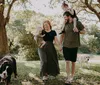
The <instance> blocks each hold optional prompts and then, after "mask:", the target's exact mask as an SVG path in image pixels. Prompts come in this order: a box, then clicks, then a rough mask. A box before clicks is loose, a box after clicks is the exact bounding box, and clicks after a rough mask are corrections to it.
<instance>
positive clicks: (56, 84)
mask: <svg viewBox="0 0 100 85" xmlns="http://www.w3.org/2000/svg"><path fill="white" fill-rule="evenodd" d="M59 65H60V72H61V73H60V74H59V75H58V76H57V77H56V78H55V79H49V80H48V81H47V82H46V83H45V85H64V78H65V77H66V72H65V62H64V61H60V62H59ZM17 71H18V78H17V80H15V79H14V77H13V75H12V79H11V85H44V83H43V82H42V81H41V79H40V77H39V72H40V61H25V62H17ZM0 85H1V84H0ZM72 85H100V64H89V68H87V66H86V65H84V66H83V67H82V68H80V65H79V63H77V64H76V75H75V78H74V82H73V83H72Z"/></svg>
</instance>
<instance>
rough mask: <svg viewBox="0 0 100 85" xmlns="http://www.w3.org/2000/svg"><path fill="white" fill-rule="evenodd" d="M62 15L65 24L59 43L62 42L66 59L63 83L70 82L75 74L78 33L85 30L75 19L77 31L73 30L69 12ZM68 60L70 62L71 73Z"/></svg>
mask: <svg viewBox="0 0 100 85" xmlns="http://www.w3.org/2000/svg"><path fill="white" fill-rule="evenodd" d="M63 16H64V20H65V26H64V28H63V31H62V34H61V37H60V43H61V44H62V43H63V44H62V45H63V54H64V58H65V61H66V72H67V78H66V81H65V83H71V82H72V80H73V77H74V74H75V62H76V59H77V51H78V47H79V46H80V33H82V34H83V33H84V32H85V31H84V26H83V25H82V23H81V22H79V21H77V22H76V23H77V24H76V26H77V28H78V31H77V32H74V31H73V26H74V23H73V18H72V15H71V13H69V12H65V13H64V14H63ZM70 62H71V64H72V67H71V75H70Z"/></svg>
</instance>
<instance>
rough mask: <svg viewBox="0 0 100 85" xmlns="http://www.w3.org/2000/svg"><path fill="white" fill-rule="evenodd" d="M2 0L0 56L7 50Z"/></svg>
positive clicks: (0, 2) (0, 1)
mask: <svg viewBox="0 0 100 85" xmlns="http://www.w3.org/2000/svg"><path fill="white" fill-rule="evenodd" d="M3 13H4V0H0V58H1V56H2V55H4V54H6V53H8V52H9V49H8V43H7V35H6V29H5V18H4V15H3Z"/></svg>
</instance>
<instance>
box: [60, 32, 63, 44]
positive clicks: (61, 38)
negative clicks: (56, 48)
mask: <svg viewBox="0 0 100 85" xmlns="http://www.w3.org/2000/svg"><path fill="white" fill-rule="evenodd" d="M63 40H64V33H63V34H61V35H60V44H61V45H62V43H63Z"/></svg>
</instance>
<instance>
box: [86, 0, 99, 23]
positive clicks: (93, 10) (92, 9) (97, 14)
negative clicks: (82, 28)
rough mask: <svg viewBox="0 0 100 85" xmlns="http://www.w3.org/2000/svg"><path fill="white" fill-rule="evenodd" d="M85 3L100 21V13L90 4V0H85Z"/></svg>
mask: <svg viewBox="0 0 100 85" xmlns="http://www.w3.org/2000/svg"><path fill="white" fill-rule="evenodd" d="M85 5H86V6H87V7H88V9H89V10H91V11H92V12H94V13H95V14H96V16H97V17H98V19H99V21H100V14H99V13H98V12H97V11H96V10H95V9H94V8H93V7H92V6H91V5H90V4H88V0H85Z"/></svg>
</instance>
